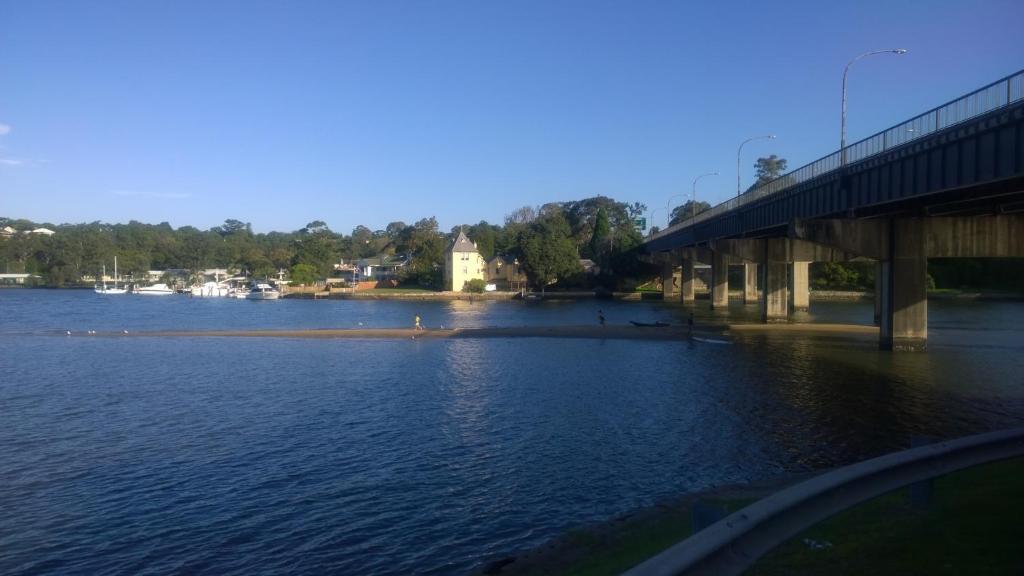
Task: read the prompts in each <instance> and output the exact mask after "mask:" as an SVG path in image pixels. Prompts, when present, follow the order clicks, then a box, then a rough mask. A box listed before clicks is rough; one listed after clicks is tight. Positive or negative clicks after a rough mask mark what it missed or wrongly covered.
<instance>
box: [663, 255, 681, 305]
mask: <svg viewBox="0 0 1024 576" xmlns="http://www.w3.org/2000/svg"><path fill="white" fill-rule="evenodd" d="M678 259H679V258H678V256H676V255H675V254H673V253H671V252H670V253H669V254H668V256H667V257H666V258H665V259H664V260H663V261H662V263H661V296H662V298H663V299H665V300H672V299H674V298H675V296H676V293H677V291H678V290H679V276H678V275H677V273H676V260H678Z"/></svg>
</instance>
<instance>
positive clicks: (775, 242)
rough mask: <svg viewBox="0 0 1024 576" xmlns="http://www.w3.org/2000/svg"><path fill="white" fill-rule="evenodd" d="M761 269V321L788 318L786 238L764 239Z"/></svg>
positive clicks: (784, 319) (786, 319) (778, 320)
mask: <svg viewBox="0 0 1024 576" xmlns="http://www.w3.org/2000/svg"><path fill="white" fill-rule="evenodd" d="M763 242H764V253H763V257H762V260H761V263H760V266H759V268H760V270H761V286H763V289H762V290H761V321H762V322H765V323H768V322H787V321H788V320H789V263H788V262H787V259H786V256H785V255H786V254H787V253H788V252H789V250H788V247H789V245H788V240H787V239H785V238H781V239H769V240H764V241H763Z"/></svg>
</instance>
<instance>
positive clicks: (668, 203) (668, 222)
mask: <svg viewBox="0 0 1024 576" xmlns="http://www.w3.org/2000/svg"><path fill="white" fill-rule="evenodd" d="M675 198H686V193H685V192H683V193H682V194H673V195H671V196H669V197H668V201H666V202H665V212H666V214H665V228H668V227H669V226H671V225H672V210H671V207H672V200H673V199H675Z"/></svg>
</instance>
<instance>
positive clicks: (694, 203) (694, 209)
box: [690, 172, 718, 226]
mask: <svg viewBox="0 0 1024 576" xmlns="http://www.w3.org/2000/svg"><path fill="white" fill-rule="evenodd" d="M705 176H718V172H705V173H704V174H701V175H700V176H697V177H696V178H694V179H693V201H692V202H691V203H690V214H691V216H690V217H691V218H692V219H693V224H696V223H697V182H699V181H700V179H701V178H704V177H705ZM693 224H691V226H692V225H693Z"/></svg>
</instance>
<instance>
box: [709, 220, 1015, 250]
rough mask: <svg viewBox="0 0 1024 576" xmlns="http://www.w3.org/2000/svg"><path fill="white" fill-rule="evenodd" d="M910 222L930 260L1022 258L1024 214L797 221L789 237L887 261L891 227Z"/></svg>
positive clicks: (791, 226)
mask: <svg viewBox="0 0 1024 576" xmlns="http://www.w3.org/2000/svg"><path fill="white" fill-rule="evenodd" d="M912 220H920V221H921V222H922V229H921V234H922V237H921V243H922V245H923V246H924V249H925V253H926V254H927V256H928V257H929V258H1024V214H1003V215H985V216H956V217H933V218H921V219H915V218H898V219H893V220H885V219H875V220H854V219H821V220H795V221H794V222H793V223H791V224H790V226H789V236H790V237H791V238H794V239H797V240H804V241H809V242H813V243H815V244H821V245H824V246H830V247H833V248H835V249H837V250H840V251H844V252H848V253H850V254H855V255H857V256H864V257H867V258H874V259H876V260H885V259H886V258H887V257H888V255H889V252H890V248H889V245H888V244H889V240H890V234H889V227H890V223H891V222H905V221H912ZM728 242H742V240H738V241H728ZM795 260H800V258H796V259H795ZM814 260H815V261H821V260H819V259H817V258H815V259H814Z"/></svg>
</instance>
